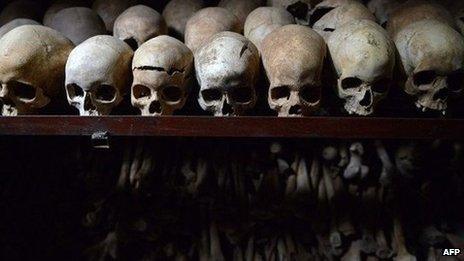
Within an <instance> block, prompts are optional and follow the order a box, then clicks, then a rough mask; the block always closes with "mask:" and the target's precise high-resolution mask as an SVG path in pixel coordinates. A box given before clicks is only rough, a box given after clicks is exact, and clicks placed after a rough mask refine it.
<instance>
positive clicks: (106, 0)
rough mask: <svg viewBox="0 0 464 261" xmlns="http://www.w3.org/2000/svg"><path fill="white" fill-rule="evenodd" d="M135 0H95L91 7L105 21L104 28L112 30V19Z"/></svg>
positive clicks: (114, 19)
mask: <svg viewBox="0 0 464 261" xmlns="http://www.w3.org/2000/svg"><path fill="white" fill-rule="evenodd" d="M136 2H137V1H136V0H95V2H93V4H92V9H93V10H95V12H97V13H98V15H99V16H100V17H101V18H102V19H103V22H105V26H106V30H107V31H108V32H113V28H114V21H116V18H118V16H119V15H120V14H122V12H124V10H126V9H127V8H129V7H131V6H133V5H135V4H136Z"/></svg>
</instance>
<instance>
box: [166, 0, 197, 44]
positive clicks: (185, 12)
mask: <svg viewBox="0 0 464 261" xmlns="http://www.w3.org/2000/svg"><path fill="white" fill-rule="evenodd" d="M204 5H205V4H204V1H203V0H171V1H169V3H168V4H167V5H166V7H164V10H163V17H164V20H166V24H167V26H168V29H169V34H171V35H172V36H175V37H177V38H178V39H179V40H184V32H185V25H186V24H187V21H188V19H190V17H192V15H193V14H194V13H196V12H197V11H198V10H200V9H201V8H203V7H204Z"/></svg>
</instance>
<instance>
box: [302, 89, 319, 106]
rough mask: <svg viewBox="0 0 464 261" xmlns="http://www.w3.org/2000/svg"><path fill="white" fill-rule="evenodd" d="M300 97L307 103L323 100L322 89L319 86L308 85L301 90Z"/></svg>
mask: <svg viewBox="0 0 464 261" xmlns="http://www.w3.org/2000/svg"><path fill="white" fill-rule="evenodd" d="M300 98H301V99H302V100H303V101H304V102H307V103H316V102H318V101H320V100H321V89H320V88H318V87H317V86H311V85H306V86H304V87H303V89H302V90H301V91H300Z"/></svg>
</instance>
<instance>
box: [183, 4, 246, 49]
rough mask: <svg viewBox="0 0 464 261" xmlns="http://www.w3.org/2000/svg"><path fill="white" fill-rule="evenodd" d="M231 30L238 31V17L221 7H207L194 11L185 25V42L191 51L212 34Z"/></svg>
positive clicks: (239, 28) (239, 29) (239, 27)
mask: <svg viewBox="0 0 464 261" xmlns="http://www.w3.org/2000/svg"><path fill="white" fill-rule="evenodd" d="M223 31H232V32H236V33H240V31H241V26H240V21H239V20H238V18H237V17H236V16H235V15H234V14H233V13H232V12H231V11H229V10H227V9H225V8H222V7H208V8H204V9H201V10H200V11H198V12H196V13H195V14H194V15H193V16H192V17H191V18H190V19H189V20H188V21H187V25H186V26H185V44H186V45H187V46H188V48H190V50H192V52H193V53H195V52H196V50H197V49H199V48H200V47H201V45H202V44H203V43H205V42H206V41H208V39H209V38H211V37H212V36H213V35H215V34H217V33H220V32H223Z"/></svg>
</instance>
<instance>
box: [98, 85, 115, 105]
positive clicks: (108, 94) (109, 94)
mask: <svg viewBox="0 0 464 261" xmlns="http://www.w3.org/2000/svg"><path fill="white" fill-rule="evenodd" d="M95 98H96V99H97V100H100V101H105V102H109V101H113V100H114V99H115V98H116V89H115V88H114V87H113V86H111V85H106V84H102V85H100V86H98V88H97V92H96V93H95Z"/></svg>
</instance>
